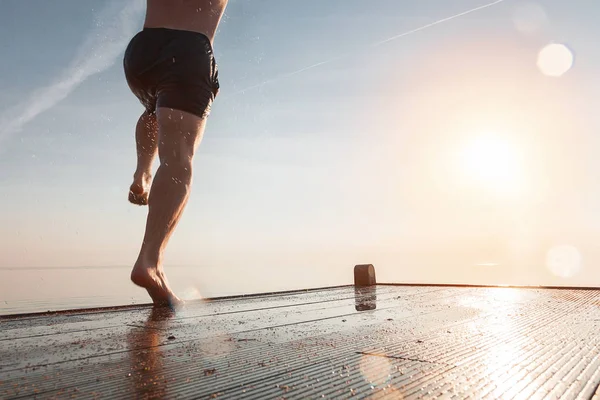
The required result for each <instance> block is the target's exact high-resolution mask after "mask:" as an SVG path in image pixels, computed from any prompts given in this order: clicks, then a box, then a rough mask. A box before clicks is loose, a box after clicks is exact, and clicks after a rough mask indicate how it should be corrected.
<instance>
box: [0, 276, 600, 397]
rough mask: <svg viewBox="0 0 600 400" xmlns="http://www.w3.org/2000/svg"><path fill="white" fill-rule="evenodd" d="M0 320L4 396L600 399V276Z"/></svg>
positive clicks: (350, 289) (341, 290) (342, 291)
mask: <svg viewBox="0 0 600 400" xmlns="http://www.w3.org/2000/svg"><path fill="white" fill-rule="evenodd" d="M0 328H1V331H2V336H1V337H0V398H3V399H18V398H32V397H35V398H73V397H75V398H106V399H119V398H124V399H129V398H169V399H170V398H194V399H196V398H236V399H237V398H255V399H264V398H286V399H291V398H323V397H324V398H334V397H335V398H348V397H354V398H369V399H378V398H439V397H443V398H451V397H452V398H465V397H469V396H470V397H474V398H546V397H548V398H569V399H590V398H592V397H595V398H597V399H600V392H597V391H598V385H599V383H600V290H579V289H568V290H567V289H524V288H490V287H447V286H446V287H444V286H389V285H377V286H374V287H367V288H355V287H354V286H347V287H338V288H329V289H319V290H314V291H299V292H289V293H280V294H269V295H261V296H254V297H240V298H223V299H218V300H210V301H198V302H195V303H190V304H188V306H187V307H186V309H185V310H184V311H182V312H178V313H177V314H176V315H174V314H172V313H171V312H169V311H168V310H165V309H152V308H150V307H147V306H141V307H127V308H121V309H96V310H77V311H73V312H66V313H57V314H44V315H42V314H40V315H29V316H17V317H11V316H9V317H3V318H2V319H0ZM594 393H596V394H595V395H594Z"/></svg>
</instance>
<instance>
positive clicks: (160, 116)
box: [156, 107, 207, 162]
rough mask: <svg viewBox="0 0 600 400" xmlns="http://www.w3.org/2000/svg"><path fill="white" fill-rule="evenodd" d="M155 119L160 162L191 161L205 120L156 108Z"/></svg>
mask: <svg viewBox="0 0 600 400" xmlns="http://www.w3.org/2000/svg"><path fill="white" fill-rule="evenodd" d="M156 119H157V122H158V154H159V158H160V160H161V162H164V161H168V160H170V161H172V162H188V161H191V159H192V158H193V156H194V153H195V152H196V149H197V148H198V145H199V144H200V142H201V141H202V135H203V134H204V129H205V128H206V121H207V119H206V118H201V117H198V116H197V115H194V114H191V113H189V112H186V111H181V110H177V109H172V108H169V107H158V108H157V109H156Z"/></svg>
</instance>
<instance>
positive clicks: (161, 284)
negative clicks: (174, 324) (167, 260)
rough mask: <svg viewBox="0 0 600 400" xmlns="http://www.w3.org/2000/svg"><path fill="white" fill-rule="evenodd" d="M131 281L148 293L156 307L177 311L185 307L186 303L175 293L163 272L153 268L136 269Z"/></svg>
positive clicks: (132, 273) (132, 272)
mask: <svg viewBox="0 0 600 400" xmlns="http://www.w3.org/2000/svg"><path fill="white" fill-rule="evenodd" d="M131 281H132V282H133V283H135V284H136V285H138V286H140V287H143V288H144V289H146V290H147V291H148V294H149V295H150V297H151V298H152V302H153V303H154V305H155V306H156V307H163V306H168V307H171V308H172V309H174V310H176V309H179V308H181V307H183V305H184V302H183V300H181V299H180V298H179V297H177V296H176V295H175V293H173V291H172V290H171V288H170V287H169V284H168V282H167V278H166V277H165V275H164V274H163V272H162V271H158V270H157V269H153V268H139V267H134V269H133V271H131Z"/></svg>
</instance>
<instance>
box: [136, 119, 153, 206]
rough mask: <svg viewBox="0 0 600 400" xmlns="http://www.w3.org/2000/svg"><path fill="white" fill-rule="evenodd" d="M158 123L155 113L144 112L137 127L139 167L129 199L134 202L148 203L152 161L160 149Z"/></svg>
mask: <svg viewBox="0 0 600 400" xmlns="http://www.w3.org/2000/svg"><path fill="white" fill-rule="evenodd" d="M157 135H158V124H157V122H156V115H155V114H148V112H147V111H146V112H144V113H143V114H142V116H141V117H140V118H139V120H138V122H137V125H136V127H135V144H136V150H137V167H136V169H135V173H134V174H133V183H132V184H131V187H130V188H129V201H130V202H131V203H133V204H139V205H146V204H148V193H149V192H150V184H151V183H152V163H153V162H154V158H155V157H156V153H157V150H158V141H157Z"/></svg>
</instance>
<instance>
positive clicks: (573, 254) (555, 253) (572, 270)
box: [546, 245, 582, 278]
mask: <svg viewBox="0 0 600 400" xmlns="http://www.w3.org/2000/svg"><path fill="white" fill-rule="evenodd" d="M581 259H582V257H581V253H580V252H579V250H577V248H576V247H575V246H571V245H562V246H556V247H553V248H551V249H550V250H549V251H548V253H547V254H546V266H547V267H548V269H549V270H550V272H552V273H553V274H554V275H556V276H558V277H560V278H571V277H573V276H575V275H577V273H579V271H580V270H581Z"/></svg>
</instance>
